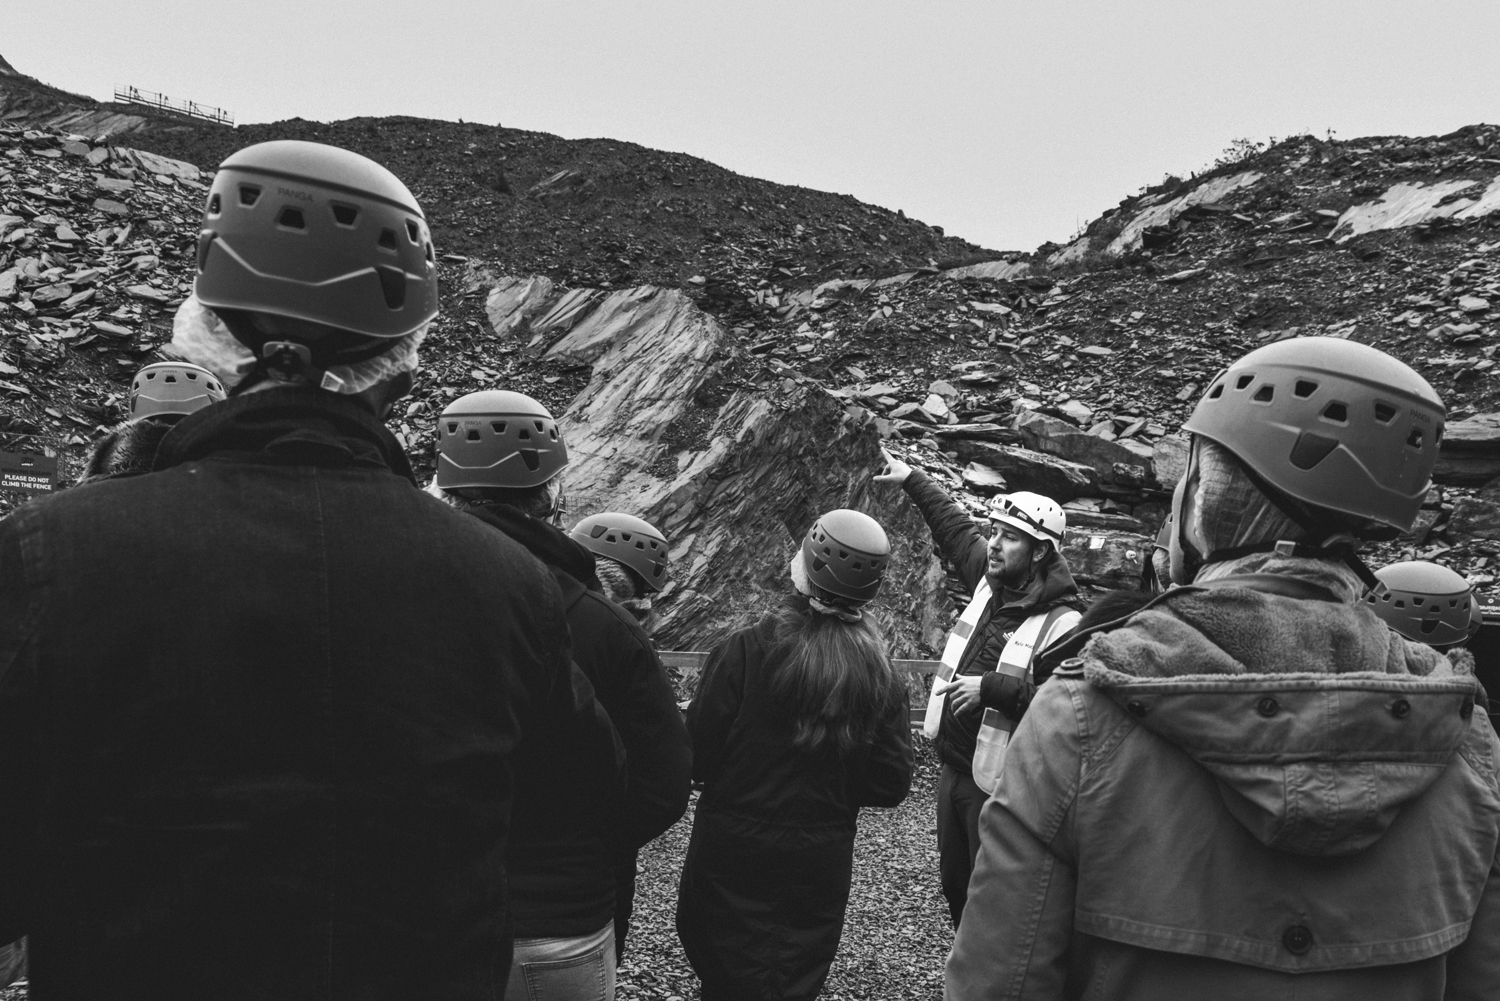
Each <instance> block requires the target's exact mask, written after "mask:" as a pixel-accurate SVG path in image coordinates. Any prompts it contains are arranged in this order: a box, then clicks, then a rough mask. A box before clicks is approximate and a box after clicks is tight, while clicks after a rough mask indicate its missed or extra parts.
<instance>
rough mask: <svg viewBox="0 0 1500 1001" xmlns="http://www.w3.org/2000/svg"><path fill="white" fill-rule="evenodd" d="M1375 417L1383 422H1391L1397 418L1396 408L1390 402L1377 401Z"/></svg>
mask: <svg viewBox="0 0 1500 1001" xmlns="http://www.w3.org/2000/svg"><path fill="white" fill-rule="evenodd" d="M1375 419H1376V420H1377V421H1379V422H1380V423H1382V424H1389V423H1390V422H1391V421H1393V420H1395V419H1396V408H1395V407H1393V406H1391V405H1390V404H1389V403H1381V402H1380V401H1379V400H1376V401H1375Z"/></svg>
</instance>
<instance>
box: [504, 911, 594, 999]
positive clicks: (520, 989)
mask: <svg viewBox="0 0 1500 1001" xmlns="http://www.w3.org/2000/svg"><path fill="white" fill-rule="evenodd" d="M515 950H516V951H515V956H514V958H513V959H512V960H511V966H510V983H509V984H508V985H507V986H506V988H505V998H506V1001H614V997H615V925H614V922H613V921H611V922H610V923H609V924H607V925H605V926H604V927H603V928H601V929H599V930H598V931H597V932H595V933H594V934H592V935H583V936H580V937H578V938H518V939H516V946H515Z"/></svg>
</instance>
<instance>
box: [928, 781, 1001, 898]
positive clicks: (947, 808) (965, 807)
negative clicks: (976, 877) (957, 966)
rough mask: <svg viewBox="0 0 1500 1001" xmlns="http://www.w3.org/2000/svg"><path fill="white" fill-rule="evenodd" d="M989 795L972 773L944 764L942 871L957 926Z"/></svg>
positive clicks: (939, 819)
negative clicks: (979, 785) (976, 782)
mask: <svg viewBox="0 0 1500 1001" xmlns="http://www.w3.org/2000/svg"><path fill="white" fill-rule="evenodd" d="M988 798H989V797H988V796H987V795H986V794H985V792H984V790H982V789H980V788H979V787H978V786H977V785H975V784H974V779H973V777H972V776H971V775H969V773H968V772H960V771H959V770H958V769H956V768H954V767H953V766H952V765H947V764H945V765H943V774H942V777H941V778H939V779H938V794H937V836H938V873H939V875H940V877H941V880H942V885H943V896H944V897H946V898H948V914H949V916H950V917H952V918H953V927H954V928H957V927H958V922H959V919H960V918H962V917H963V914H964V902H965V901H967V900H968V898H969V876H970V875H972V874H973V872H974V859H975V858H976V857H977V856H978V855H979V811H980V809H981V808H982V807H983V806H984V801H985V800H986V799H988Z"/></svg>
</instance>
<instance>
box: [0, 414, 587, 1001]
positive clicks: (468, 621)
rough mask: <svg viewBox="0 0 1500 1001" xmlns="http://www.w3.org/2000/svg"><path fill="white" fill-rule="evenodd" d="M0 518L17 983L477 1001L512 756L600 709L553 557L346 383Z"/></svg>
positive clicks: (498, 894)
mask: <svg viewBox="0 0 1500 1001" xmlns="http://www.w3.org/2000/svg"><path fill="white" fill-rule="evenodd" d="M156 470H157V471H156V472H153V473H150V474H147V475H142V476H130V477H122V478H117V479H112V480H108V481H105V482H100V483H94V484H89V485H86V486H81V487H77V488H75V489H71V490H68V491H65V492H63V493H60V494H57V495H54V496H51V497H48V498H46V499H43V500H40V501H37V502H34V503H31V504H28V505H26V506H24V507H22V508H20V509H18V510H17V511H16V512H15V513H14V514H12V515H11V516H10V517H8V518H6V519H5V520H4V521H3V522H0V762H3V765H0V804H3V808H0V942H9V941H11V940H13V939H15V938H17V937H18V936H20V935H22V934H27V935H29V937H30V946H31V955H30V976H31V984H32V991H33V994H34V996H35V997H48V998H58V999H80V1001H96V999H100V998H127V997H140V996H142V995H149V996H150V997H152V998H161V999H184V1001H187V999H191V1001H200V999H204V998H222V999H236V998H278V999H300V998H308V999H312V998H317V999H327V998H361V999H367V1001H373V999H381V998H409V997H423V998H442V999H475V1001H478V999H485V1001H491V999H493V998H495V997H497V996H499V994H501V993H502V992H503V991H504V989H505V984H506V979H507V973H508V970H509V966H510V935H511V933H510V927H509V919H508V915H507V908H506V869H505V846H506V840H507V836H508V832H509V829H510V824H511V774H510V760H511V757H512V752H513V750H514V748H515V746H516V744H517V742H518V741H519V740H520V738H521V735H522V733H523V732H524V731H525V730H526V729H528V728H530V727H532V726H534V725H540V724H539V723H538V721H539V720H551V721H556V720H559V719H562V720H577V721H579V723H580V726H581V728H582V730H583V732H584V733H585V734H586V738H585V739H586V742H588V743H590V744H593V745H596V746H597V745H599V744H601V743H602V744H603V745H605V746H609V744H610V743H611V741H612V739H613V732H612V731H611V730H610V728H609V725H608V720H607V719H606V718H604V717H603V716H602V714H601V713H599V712H598V707H597V704H596V703H595V701H594V699H593V698H592V692H591V690H590V689H589V688H588V683H587V681H586V680H585V679H583V678H582V677H581V675H579V676H578V681H579V682H580V687H578V688H575V687H574V686H573V685H572V684H570V679H571V677H572V676H573V675H574V674H576V672H574V671H573V669H572V668H571V664H570V655H569V648H568V631H567V622H566V619H565V618H564V615H563V607H562V599H561V596H560V594H559V593H558V589H557V585H556V583H555V582H554V581H553V578H552V575H551V574H550V573H549V572H548V571H547V570H546V568H545V567H543V566H542V565H541V564H540V563H539V562H537V561H536V560H535V559H533V558H532V557H531V556H530V555H529V554H528V553H527V552H526V551H525V550H524V549H522V548H521V547H520V546H518V545H516V544H515V543H513V542H511V541H510V540H508V539H506V538H504V537H503V536H501V535H499V534H498V533H496V532H493V531H491V530H489V529H488V528H486V527H484V526H483V525H480V524H479V523H478V522H476V521H475V520H474V519H472V518H467V517H464V516H462V515H460V514H459V513H458V512H456V511H453V510H451V509H449V508H447V507H446V506H445V505H443V504H441V503H439V502H438V501H436V500H434V499H433V498H431V497H428V496H426V495H425V494H423V493H422V492H421V491H420V490H418V489H416V486H415V484H414V483H413V481H412V478H411V470H410V467H409V466H408V465H407V462H406V457H405V456H404V455H403V454H402V451H401V448H400V446H399V444H398V443H397V442H396V440H395V439H394V438H393V437H392V436H391V434H390V432H388V431H387V430H386V429H385V427H384V426H383V425H382V424H381V423H380V421H378V420H377V419H376V418H375V416H374V415H373V414H372V413H370V412H369V411H368V410H367V409H364V408H363V407H362V406H361V405H360V404H359V403H358V402H357V401H354V400H350V399H346V398H341V397H336V396H334V395H333V394H331V393H325V392H321V391H318V390H311V389H290V388H281V389H272V390H266V391H264V392H258V393H253V394H247V395H244V396H241V397H238V398H235V399H232V400H229V401H227V402H224V403H220V404H218V405H216V406H213V407H210V408H207V409H205V410H201V411H199V412H198V413H196V414H193V415H191V416H188V417H186V418H184V419H183V420H182V421H181V422H180V423H179V424H177V425H176V426H175V427H174V428H173V429H172V431H171V432H170V433H169V434H168V435H167V436H166V438H165V439H164V440H163V442H162V444H161V447H160V450H159V451H158V453H157V456H156Z"/></svg>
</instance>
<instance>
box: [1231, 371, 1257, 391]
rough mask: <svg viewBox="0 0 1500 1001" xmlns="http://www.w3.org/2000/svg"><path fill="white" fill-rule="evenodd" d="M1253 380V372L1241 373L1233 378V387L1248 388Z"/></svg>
mask: <svg viewBox="0 0 1500 1001" xmlns="http://www.w3.org/2000/svg"><path fill="white" fill-rule="evenodd" d="M1254 381H1255V376H1254V374H1253V373H1246V374H1245V375H1242V376H1240V377H1239V378H1238V379H1236V380H1234V388H1235V389H1238V390H1245V389H1249V388H1250V384H1251V383H1252V382H1254Z"/></svg>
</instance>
